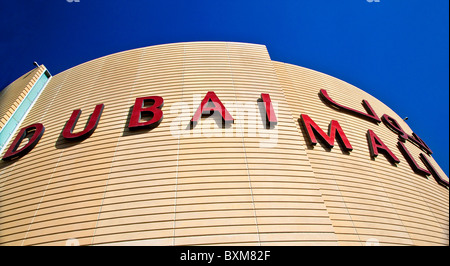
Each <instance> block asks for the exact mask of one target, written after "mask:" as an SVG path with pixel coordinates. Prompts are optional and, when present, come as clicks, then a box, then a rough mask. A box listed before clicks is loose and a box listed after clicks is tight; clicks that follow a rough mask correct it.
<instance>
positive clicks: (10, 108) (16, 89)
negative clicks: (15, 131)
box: [0, 65, 46, 130]
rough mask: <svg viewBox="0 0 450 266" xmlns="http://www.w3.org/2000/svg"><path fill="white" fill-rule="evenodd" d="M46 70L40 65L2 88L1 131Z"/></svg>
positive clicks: (0, 107) (0, 99) (0, 106)
mask: <svg viewBox="0 0 450 266" xmlns="http://www.w3.org/2000/svg"><path fill="white" fill-rule="evenodd" d="M45 70H46V68H45V66H44V65H40V66H39V67H36V68H34V69H32V70H30V71H28V72H27V73H25V74H24V75H22V76H21V77H20V78H18V79H16V80H15V81H14V82H13V83H11V84H9V85H8V86H6V88H2V89H3V90H2V91H0V130H1V129H2V128H3V126H5V124H6V121H8V119H9V118H11V116H12V114H13V113H14V111H15V110H16V109H17V107H18V106H19V105H20V103H21V102H22V100H23V99H24V97H25V95H26V94H27V93H28V92H29V91H30V89H31V88H32V87H33V85H34V84H35V83H36V81H37V80H38V78H39V77H40V76H41V74H42V73H43V72H44V71H45Z"/></svg>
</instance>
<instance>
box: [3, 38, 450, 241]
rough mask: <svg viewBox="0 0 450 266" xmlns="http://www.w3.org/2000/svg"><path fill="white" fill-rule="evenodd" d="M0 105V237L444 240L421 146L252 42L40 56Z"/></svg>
mask: <svg viewBox="0 0 450 266" xmlns="http://www.w3.org/2000/svg"><path fill="white" fill-rule="evenodd" d="M27 101H28V102H29V103H28V102H27ZM25 103H27V105H25ZM75 110H81V112H78V113H76V112H74V111H75ZM0 111H1V113H0V117H1V124H0V129H1V131H0V134H1V135H0V136H1V138H2V146H1V153H0V155H1V156H2V157H3V160H2V161H1V162H0V193H1V194H0V204H1V205H0V245H15V246H16V245H71V244H75V245H162V246H169V245H367V244H377V245H448V244H449V236H448V228H449V204H448V203H449V191H448V177H447V176H446V175H445V173H444V172H443V171H442V170H441V168H440V167H439V165H438V164H437V163H436V162H435V160H434V159H433V157H432V151H431V150H430V149H429V147H428V146H426V143H425V141H423V140H421V139H420V138H419V136H417V135H415V134H413V131H412V130H411V128H409V126H408V124H407V123H406V122H405V121H403V120H402V118H400V117H399V116H398V115H397V114H395V112H393V111H392V110H391V109H390V108H389V107H387V106H386V105H384V104H383V103H382V102H380V101H379V100H377V99H376V98H374V97H372V96H371V95H369V94H368V93H366V92H364V91H362V90H361V89H358V88H356V87H355V86H352V85H350V84H348V83H346V82H344V81H341V80H339V79H337V78H334V77H331V76H328V75H326V74H323V73H319V72H317V71H313V70H310V69H306V68H303V67H299V66H295V65H291V64H287V63H282V62H276V61H273V60H271V59H270V56H269V53H268V51H267V49H266V47H265V46H264V45H256V44H245V43H232V42H191V43H175V44H166V45H157V46H151V47H144V48H139V49H134V50H129V51H124V52H120V53H116V54H112V55H108V56H104V57H101V58H98V59H95V60H92V61H89V62H86V63H83V64H81V65H78V66H75V67H73V68H70V69H68V70H66V71H64V72H61V73H59V74H57V75H55V76H51V75H50V73H49V71H48V70H47V69H46V68H45V66H43V65H41V66H39V67H37V68H35V69H34V70H32V71H30V72H29V73H27V74H25V75H24V76H22V77H20V78H19V79H18V80H16V81H15V82H13V83H12V84H11V85H9V86H8V87H7V88H5V89H4V90H3V91H2V92H1V94H0ZM205 111H207V112H205ZM202 113H203V114H202ZM9 121H13V122H9ZM149 122H151V123H150V124H151V125H147V126H142V127H141V125H144V124H146V123H149ZM132 124H134V125H136V126H135V127H133V126H132ZM26 127H28V129H27V130H26V131H21V132H19V131H20V130H21V129H23V128H26ZM327 130H328V131H327Z"/></svg>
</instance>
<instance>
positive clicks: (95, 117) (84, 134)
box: [62, 104, 105, 140]
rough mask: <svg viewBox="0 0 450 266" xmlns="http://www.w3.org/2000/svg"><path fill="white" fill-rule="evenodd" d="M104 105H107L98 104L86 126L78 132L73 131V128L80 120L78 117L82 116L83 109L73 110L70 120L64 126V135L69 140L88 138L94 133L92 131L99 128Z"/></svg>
mask: <svg viewBox="0 0 450 266" xmlns="http://www.w3.org/2000/svg"><path fill="white" fill-rule="evenodd" d="M104 107H105V105H104V104H98V105H96V106H95V109H94V112H93V113H92V115H91V116H90V118H89V121H88V123H87V125H86V127H85V128H84V130H83V131H81V132H78V133H73V129H74V128H75V126H76V124H77V122H78V118H80V115H81V109H77V110H74V111H73V112H72V115H71V116H70V119H69V121H67V123H66V125H65V126H64V129H63V132H62V135H63V137H64V138H65V139H67V140H83V139H86V138H88V137H89V136H90V135H92V133H94V131H95V129H96V128H97V125H98V122H99V121H100V116H101V115H102V112H103V108H104Z"/></svg>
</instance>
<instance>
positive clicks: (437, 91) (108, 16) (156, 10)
mask: <svg viewBox="0 0 450 266" xmlns="http://www.w3.org/2000/svg"><path fill="white" fill-rule="evenodd" d="M69 1H70V0H69ZM79 1H80V2H78V3H77V2H72V3H70V2H68V1H67V0H9V1H1V2H0V58H1V63H0V70H1V73H2V75H1V79H0V88H3V87H5V86H6V85H7V84H9V83H10V82H12V81H14V80H15V79H16V78H18V77H19V76H21V75H22V74H24V73H25V72H27V71H29V70H30V69H32V68H33V64H32V63H33V61H37V62H38V63H40V64H44V65H45V66H46V67H47V68H48V69H49V70H50V72H51V73H52V74H53V75H55V74H58V73H59V72H61V71H64V70H66V69H68V68H70V67H73V66H75V65H78V64H80V63H83V62H86V61H89V60H92V59H95V58H98V57H101V56H104V55H108V54H111V53H116V52H120V51H124V50H129V49H133V48H138V47H144V46H150V45H156V44H164V43H173V42H185V41H237V42H248V43H258V44H264V45H266V46H267V48H268V50H269V53H270V55H271V58H272V59H273V60H276V61H282V62H287V63H291V64H295V65H299V66H303V67H307V68H310V69H314V70H317V71H320V72H323V73H326V74H328V75H331V76H334V77H337V78H339V79H342V80H344V81H346V82H348V83H350V84H353V85H355V86H357V87H359V88H361V89H362V90H364V91H366V92H368V93H370V94H372V95H373V96H375V97H376V98H378V99H379V100H381V101H382V102H384V103H385V104H387V105H388V106H389V107H391V108H392V109H393V110H394V111H395V112H396V113H397V114H399V115H400V116H402V117H405V116H408V117H409V120H408V124H409V125H410V127H411V128H412V129H413V131H414V132H416V133H417V134H418V135H419V136H420V137H421V138H422V139H423V140H424V141H425V142H426V143H427V144H428V146H430V148H431V149H432V150H433V152H434V153H433V157H434V158H435V159H436V160H437V161H438V163H439V164H440V165H441V167H442V168H443V170H444V171H445V172H446V173H447V175H449V74H448V73H449V1H448V0H433V1H425V0H380V2H368V0H292V1H285V0H271V1H267V0H185V1H174V0H160V1H156V0H139V1H138V0H79ZM369 1H370V0H369Z"/></svg>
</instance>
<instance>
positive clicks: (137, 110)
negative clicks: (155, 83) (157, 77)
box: [128, 96, 164, 130]
mask: <svg viewBox="0 0 450 266" xmlns="http://www.w3.org/2000/svg"><path fill="white" fill-rule="evenodd" d="M145 101H152V102H153V105H152V106H150V107H143V105H144V102H145ZM163 105H164V100H163V98H162V97H159V96H150V97H141V98H136V101H135V103H134V107H133V111H132V112H131V118H130V123H128V128H129V129H130V130H134V129H140V128H155V127H157V126H158V125H159V123H161V121H162V119H163V112H162V111H161V108H162V107H163ZM142 114H150V115H153V117H152V118H151V119H150V120H148V121H145V122H141V121H140V120H141V117H142V116H141V115H142Z"/></svg>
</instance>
